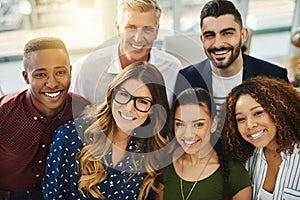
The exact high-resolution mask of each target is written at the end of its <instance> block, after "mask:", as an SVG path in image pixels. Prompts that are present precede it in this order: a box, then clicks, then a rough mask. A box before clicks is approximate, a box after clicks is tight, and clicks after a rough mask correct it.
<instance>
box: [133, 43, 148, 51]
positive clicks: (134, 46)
mask: <svg viewBox="0 0 300 200" xmlns="http://www.w3.org/2000/svg"><path fill="white" fill-rule="evenodd" d="M131 46H132V48H134V49H138V50H139V49H142V48H144V46H145V45H134V44H131Z"/></svg>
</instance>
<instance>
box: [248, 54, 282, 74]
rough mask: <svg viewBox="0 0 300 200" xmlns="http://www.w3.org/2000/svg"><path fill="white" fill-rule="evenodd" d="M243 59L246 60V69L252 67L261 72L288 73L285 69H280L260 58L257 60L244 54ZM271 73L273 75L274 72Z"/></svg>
mask: <svg viewBox="0 0 300 200" xmlns="http://www.w3.org/2000/svg"><path fill="white" fill-rule="evenodd" d="M243 59H244V65H245V67H247V66H248V67H251V66H255V68H257V69H259V70H262V71H264V70H270V69H271V70H276V71H281V72H284V71H286V69H285V68H283V67H280V66H278V65H276V64H274V63H271V62H268V61H265V60H262V59H259V58H255V57H252V56H249V55H246V54H243ZM269 72H270V73H272V71H269Z"/></svg>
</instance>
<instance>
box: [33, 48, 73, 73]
mask: <svg viewBox="0 0 300 200" xmlns="http://www.w3.org/2000/svg"><path fill="white" fill-rule="evenodd" d="M29 55H30V56H29V58H28V64H29V66H28V68H29V69H30V70H34V69H36V68H41V67H42V68H51V67H57V66H65V67H70V66H69V56H68V54H67V52H65V51H64V50H63V49H43V50H38V51H34V52H31V53H30V54H29Z"/></svg>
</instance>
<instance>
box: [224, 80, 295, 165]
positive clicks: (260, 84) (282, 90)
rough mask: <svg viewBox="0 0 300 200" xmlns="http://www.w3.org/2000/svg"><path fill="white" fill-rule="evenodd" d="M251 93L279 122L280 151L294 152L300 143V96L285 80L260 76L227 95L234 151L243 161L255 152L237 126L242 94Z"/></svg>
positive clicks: (229, 138) (227, 129)
mask: <svg viewBox="0 0 300 200" xmlns="http://www.w3.org/2000/svg"><path fill="white" fill-rule="evenodd" d="M246 94H249V95H250V96H251V97H252V98H254V99H255V101H256V102H257V103H259V104H261V106H262V107H263V108H264V110H265V111H266V112H267V113H268V114H269V115H270V117H271V119H272V120H273V122H274V123H275V126H276V129H277V132H276V142H277V144H278V145H279V146H278V149H277V152H284V153H290V154H292V153H293V150H294V147H295V145H296V144H297V146H298V148H299V146H300V132H299V130H300V95H299V93H298V92H297V91H296V89H295V88H293V86H292V85H290V84H289V83H286V82H284V81H283V80H281V79H276V78H271V77H266V76H257V77H253V78H250V79H247V80H246V81H244V82H243V83H242V84H240V85H238V86H236V87H235V88H233V89H232V91H231V92H230V93H229V95H228V97H227V109H226V117H225V126H224V129H223V131H224V132H223V133H224V137H225V138H226V140H227V141H226V143H225V144H227V146H228V148H229V150H230V151H231V154H232V155H233V156H234V157H236V158H237V159H238V160H240V161H242V162H246V161H247V159H249V158H250V157H251V156H252V155H253V151H254V149H255V147H254V146H253V145H252V144H251V143H248V142H246V141H245V140H244V139H243V138H242V136H241V134H240V133H239V131H238V128H237V122H236V118H235V106H236V102H237V100H238V99H239V97H240V96H242V95H246Z"/></svg>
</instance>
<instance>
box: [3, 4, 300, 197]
mask: <svg viewBox="0 0 300 200" xmlns="http://www.w3.org/2000/svg"><path fill="white" fill-rule="evenodd" d="M160 15H161V9H160V7H159V5H158V3H157V1H156V0H122V1H121V2H120V5H119V10H118V16H117V20H116V30H117V33H118V35H119V38H120V40H119V43H118V44H117V45H115V46H110V47H105V48H102V49H99V50H96V51H95V52H92V53H90V54H89V55H87V56H85V57H83V58H82V59H80V60H79V61H77V62H76V63H75V64H74V66H72V65H71V63H70V58H69V54H68V51H67V48H66V46H65V45H64V43H63V42H62V41H61V40H60V39H58V38H52V37H42V38H35V39H32V40H30V41H29V42H28V43H27V44H26V45H25V48H24V55H23V64H24V71H23V72H22V75H23V77H24V80H25V82H26V83H27V84H28V85H29V89H27V90H24V91H20V92H16V93H13V94H7V95H4V96H3V97H1V98H0V111H1V115H0V116H1V117H2V120H1V121H0V200H26V199H28V200H40V199H49V200H53V199H71V200H73V199H74V200H75V199H112V200H115V199H139V200H144V199H156V200H160V199H182V200H193V199H197V200H198V199H210V200H216V199H220V200H229V199H234V200H235V199H236V200H240V199H243V200H247V199H249V200H250V199H254V200H271V199H274V200H275V199H276V200H280V199H282V200H283V199H298V198H299V196H300V182H299V181H300V173H299V172H298V171H299V170H298V168H299V166H300V160H299V153H300V152H299V150H300V133H299V132H298V131H299V130H300V123H299V122H300V104H299V102H300V95H299V94H298V93H297V91H296V90H295V89H294V88H293V86H292V85H291V84H289V83H288V78H287V70H286V69H285V68H282V67H279V66H276V65H274V64H271V63H268V62H266V61H263V60H260V59H257V58H254V57H251V56H249V55H246V54H244V53H243V52H242V44H243V42H245V41H246V39H247V34H248V31H247V29H246V28H244V27H243V23H242V19H241V15H240V13H239V11H238V10H237V9H236V8H235V6H234V4H233V3H232V2H231V1H227V0H211V1H209V2H208V3H206V4H205V6H204V7H203V9H202V11H201V14H200V19H201V22H200V28H201V35H200V40H201V42H202V44H203V48H204V50H205V53H206V55H207V59H206V60H204V61H201V62H200V63H197V64H192V65H191V66H188V67H186V68H182V66H181V64H180V62H179V61H178V60H177V59H176V58H175V57H173V56H171V55H170V54H168V53H166V52H163V51H161V50H158V49H155V48H152V45H153V42H154V40H155V39H156V37H157V34H158V29H159V20H160ZM69 89H70V91H69ZM71 91H72V92H71ZM19 115H21V117H19Z"/></svg>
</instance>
